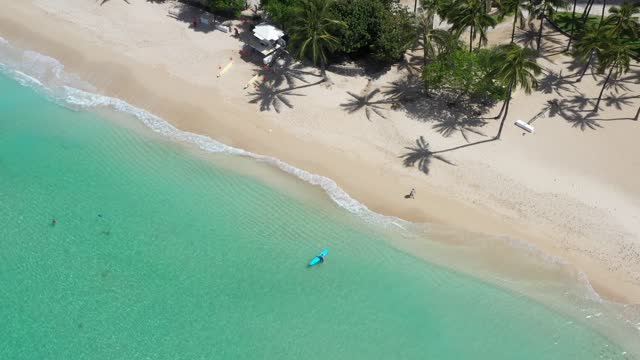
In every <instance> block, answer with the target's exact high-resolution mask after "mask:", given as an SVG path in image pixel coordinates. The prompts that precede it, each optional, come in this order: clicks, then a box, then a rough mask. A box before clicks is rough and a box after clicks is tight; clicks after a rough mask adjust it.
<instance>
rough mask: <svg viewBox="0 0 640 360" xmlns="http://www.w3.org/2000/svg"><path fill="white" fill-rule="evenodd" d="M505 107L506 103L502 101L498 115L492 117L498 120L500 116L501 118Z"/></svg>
mask: <svg viewBox="0 0 640 360" xmlns="http://www.w3.org/2000/svg"><path fill="white" fill-rule="evenodd" d="M506 106H507V101H506V100H505V101H503V102H502V107H501V108H500V112H499V113H498V115H496V116H495V117H494V119H500V116H502V112H503V111H504V108H505V107H506Z"/></svg>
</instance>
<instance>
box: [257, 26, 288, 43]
mask: <svg viewBox="0 0 640 360" xmlns="http://www.w3.org/2000/svg"><path fill="white" fill-rule="evenodd" d="M253 35H254V36H255V37H257V38H258V39H260V40H262V41H278V40H280V39H281V38H282V37H283V36H284V32H283V31H282V30H280V29H278V28H277V27H275V26H273V25H268V24H260V25H257V26H256V27H255V28H254V29H253Z"/></svg>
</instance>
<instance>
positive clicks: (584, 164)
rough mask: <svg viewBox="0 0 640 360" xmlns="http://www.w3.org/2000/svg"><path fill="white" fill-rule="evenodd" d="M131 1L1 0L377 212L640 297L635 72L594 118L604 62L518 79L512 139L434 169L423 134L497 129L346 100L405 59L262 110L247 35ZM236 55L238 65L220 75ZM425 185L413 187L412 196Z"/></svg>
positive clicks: (17, 19)
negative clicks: (498, 246) (571, 269)
mask: <svg viewBox="0 0 640 360" xmlns="http://www.w3.org/2000/svg"><path fill="white" fill-rule="evenodd" d="M129 2H130V4H127V3H125V2H124V1H122V0H110V1H108V2H106V3H105V4H104V5H103V6H100V1H98V0H29V1H27V0H25V1H14V0H0V6H1V7H2V9H3V11H2V12H1V13H0V36H2V37H4V38H6V39H8V40H10V41H11V42H12V43H14V44H17V45H18V46H21V47H23V48H26V49H33V50H36V51H39V52H41V53H43V54H46V55H49V56H52V57H54V58H56V59H59V60H60V61H61V62H62V63H63V64H65V66H66V70H67V71H70V72H73V73H76V74H78V75H79V76H80V77H82V78H84V79H86V80H88V81H89V82H91V83H92V84H93V85H95V86H96V87H97V88H98V89H99V92H101V93H103V94H105V95H109V96H114V97H118V98H122V99H124V100H126V101H128V102H129V103H131V104H133V105H135V106H138V107H140V108H144V109H147V110H149V111H151V112H153V113H155V114H157V115H159V116H161V117H163V118H165V119H167V120H168V121H170V122H172V123H173V124H174V125H176V126H177V127H179V128H181V129H183V130H187V131H191V132H195V133H202V134H206V135H209V136H211V137H212V138H214V139H217V140H219V141H222V142H224V143H226V144H229V145H232V146H236V147H240V148H244V149H247V150H250V151H252V152H256V153H260V154H265V155H272V156H275V157H278V158H280V159H283V160H284V161H286V162H288V163H290V164H292V165H294V166H297V167H299V168H302V169H305V170H308V171H311V172H314V173H318V174H321V175H324V176H327V177H330V178H332V179H334V180H336V182H337V183H338V184H339V185H340V186H341V187H342V188H344V189H345V190H346V191H347V192H348V193H349V194H350V195H351V196H353V197H354V198H355V199H357V200H359V201H361V202H363V203H364V204H366V205H367V206H368V207H369V208H370V209H372V210H373V211H376V212H379V213H382V214H387V215H394V216H398V217H400V218H403V219H406V220H410V221H415V222H429V223H436V224H444V225H447V226H452V227H456V228H461V229H465V230H468V231H473V232H479V233H484V234H491V235H502V236H508V237H510V238H514V239H519V240H524V241H528V242H530V243H532V244H534V245H535V246H536V247H538V248H539V249H541V250H542V251H544V252H547V253H549V254H552V255H554V256H557V257H560V258H563V259H565V260H567V261H568V262H570V263H571V264H572V265H573V266H575V267H576V268H577V269H579V270H581V271H584V272H585V273H586V274H587V276H588V278H589V280H590V281H591V283H592V285H593V286H594V287H595V289H596V290H597V291H598V292H599V293H600V294H601V295H603V296H604V297H607V298H610V299H614V300H616V301H620V302H626V303H635V304H637V303H640V188H639V187H638V184H639V183H640V158H639V157H638V154H639V153H640V152H639V150H640V145H638V141H637V139H640V122H637V121H632V120H629V118H631V117H633V116H634V115H635V112H636V110H637V107H638V106H639V105H640V104H639V102H640V99H637V98H633V97H634V96H638V94H640V91H639V90H640V86H639V84H638V82H639V81H638V75H637V73H634V74H632V75H631V76H629V77H628V78H627V79H626V80H625V81H624V82H619V84H621V85H622V86H619V87H617V88H616V89H609V90H608V91H606V93H605V97H607V99H605V100H603V104H602V107H603V111H601V112H600V113H599V114H597V115H594V116H592V117H586V115H588V112H586V111H581V110H580V109H579V106H578V105H576V104H580V103H584V102H585V101H586V102H591V103H592V102H593V101H592V100H589V98H593V97H596V96H597V94H598V91H599V87H598V84H599V82H600V81H601V80H602V78H601V77H599V76H593V75H591V74H590V73H588V75H587V76H585V79H584V80H583V81H582V82H581V83H579V84H573V83H572V82H573V80H574V79H575V78H569V79H555V78H554V76H547V77H546V80H543V85H544V86H543V87H542V91H540V92H536V93H534V94H533V95H530V96H527V95H525V94H523V93H521V92H517V93H516V94H515V97H514V100H513V102H512V106H511V112H510V115H509V118H508V120H507V124H506V127H505V131H504V133H503V137H502V140H500V141H493V142H487V143H483V144H479V145H475V146H470V147H467V148H462V149H459V150H455V151H450V152H447V153H444V154H442V155H443V156H445V157H446V158H447V159H448V160H450V161H451V162H453V163H455V166H453V165H449V164H446V163H444V162H440V161H438V160H435V159H434V160H433V161H432V164H431V166H430V173H429V175H425V174H423V173H421V172H419V171H418V170H417V169H415V168H406V167H404V166H403V164H402V161H401V159H400V158H399V156H401V155H402V154H404V153H406V150H405V147H406V146H411V145H413V144H415V140H416V138H418V136H424V137H425V139H426V140H427V141H428V142H429V143H430V145H431V149H433V150H443V149H448V148H452V147H456V146H459V145H465V144H467V142H466V141H465V138H463V136H462V134H463V133H464V134H465V135H467V137H468V139H469V141H470V142H475V141H480V140H486V139H488V138H489V137H485V136H480V135H478V134H476V133H474V132H471V131H468V130H469V129H468V128H464V127H462V130H461V129H460V127H454V129H453V130H452V131H451V133H450V134H449V136H443V134H441V133H440V132H438V131H437V129H438V126H442V122H443V121H449V120H450V119H449V117H448V116H447V115H446V114H445V113H443V112H441V106H435V105H434V104H433V103H432V102H430V101H429V100H424V99H421V100H418V101H416V102H412V103H408V104H406V106H405V107H404V108H402V109H398V110H391V109H390V108H389V105H388V104H382V105H380V106H381V109H380V111H381V114H382V115H383V116H384V117H381V116H378V115H377V114H375V113H372V116H371V118H370V119H367V117H366V116H365V111H364V110H359V111H355V112H353V113H348V112H347V111H345V109H344V108H343V107H341V106H340V104H345V103H348V102H349V101H350V100H352V99H354V98H353V97H351V96H350V95H349V94H348V93H347V92H348V91H349V92H352V93H353V94H355V95H359V94H365V93H366V92H367V91H372V90H374V89H377V88H380V89H382V90H384V89H385V87H386V86H389V84H390V83H391V82H392V81H396V80H399V79H403V78H405V77H406V75H407V72H406V70H398V69H396V68H392V69H391V70H389V71H388V72H386V73H384V74H382V75H381V76H377V77H375V78H374V79H372V81H371V82H370V83H369V81H368V79H367V78H366V77H358V76H342V75H338V74H336V73H330V74H329V76H330V77H331V79H332V83H333V85H331V86H327V85H324V84H322V85H315V86H309V87H303V88H299V89H296V90H293V91H291V92H290V93H293V94H298V95H299V96H295V95H287V93H281V95H282V96H283V97H284V98H285V99H287V100H288V101H289V102H290V103H291V105H292V106H293V107H292V108H289V107H287V106H286V105H284V104H280V106H279V110H280V112H279V113H278V112H276V111H275V110H274V106H273V103H268V104H267V105H269V106H268V107H269V109H266V106H265V108H264V109H263V110H264V111H261V106H260V101H258V103H257V104H254V103H251V102H250V101H251V100H252V99H255V98H256V96H254V95H251V93H255V92H256V91H257V90H256V89H253V87H249V88H248V89H247V90H243V87H244V85H245V84H246V83H247V82H248V81H249V80H250V79H251V78H252V76H253V75H254V72H255V71H256V69H257V66H256V65H254V64H252V63H250V62H246V61H244V60H242V59H240V57H239V54H238V50H239V49H240V48H241V42H240V41H239V40H237V39H235V38H233V37H231V36H230V35H229V34H225V33H221V32H219V31H208V30H209V29H206V30H207V31H203V30H205V29H204V28H199V29H196V31H194V30H193V29H191V28H190V24H189V23H190V21H191V19H192V16H191V14H186V15H181V16H178V18H175V17H172V16H169V9H170V8H172V7H175V6H177V5H176V4H175V3H173V2H171V1H167V2H165V3H161V4H157V3H151V2H147V1H143V0H130V1H129ZM490 35H491V41H492V43H497V42H500V41H504V40H505V39H508V36H509V35H510V27H509V26H506V25H504V24H502V25H500V26H499V27H498V28H497V29H496V30H494V31H492V32H491V34H490ZM565 41H566V39H564V38H563V37H561V36H559V35H557V34H553V33H551V32H549V33H548V34H546V36H545V43H546V46H545V50H544V55H545V58H543V59H541V60H540V63H541V64H542V65H543V66H544V67H545V68H547V69H548V71H550V72H551V73H552V74H561V75H562V77H565V76H567V75H570V74H573V73H575V72H576V71H577V70H575V69H574V70H570V69H569V68H568V64H567V62H569V61H570V59H569V58H567V57H565V56H563V55H551V54H552V53H555V52H557V49H559V48H562V47H563V46H564V44H565ZM231 59H233V65H232V66H231V67H230V68H229V70H228V71H227V72H226V73H225V74H224V75H223V76H222V77H220V78H218V77H216V75H217V74H218V72H219V68H220V67H224V66H226V65H227V64H228V63H229V62H230V61H231ZM636 70H637V68H636ZM305 71H309V72H313V73H315V74H317V72H315V71H314V70H313V69H310V68H307V69H305ZM548 73H549V72H548ZM304 77H305V78H306V79H307V81H308V82H309V83H314V82H316V81H317V80H319V78H318V77H317V76H315V75H313V74H312V75H304ZM299 85H306V84H305V83H303V82H300V81H298V82H297V86H299ZM283 86H286V82H285V84H284V85H283ZM262 90H264V91H267V92H268V90H269V89H268V88H264V87H263V88H262ZM583 95H584V96H583ZM576 96H577V97H576ZM382 98H383V95H382V94H377V95H376V96H375V97H374V98H373V99H374V100H381V99H382ZM585 98H586V99H585ZM553 99H557V100H558V101H559V102H560V106H561V109H562V110H563V111H561V112H560V113H557V111H551V112H547V113H544V114H542V115H541V116H540V117H538V118H537V119H535V122H533V125H534V126H535V127H536V134H534V135H526V136H523V135H522V131H521V130H519V129H518V128H516V127H514V126H513V122H514V121H515V120H516V119H522V120H524V121H529V120H530V119H532V118H533V117H534V116H535V115H536V114H538V113H539V112H540V111H541V110H542V109H544V108H545V106H547V104H548V101H549V100H553ZM607 104H608V105H607ZM592 106H593V105H591V104H589V105H586V107H584V109H583V110H586V109H589V108H591V107H592ZM616 106H619V108H617V107H616ZM497 111H498V109H494V110H493V112H492V113H496V112H497ZM439 124H440V125H439ZM497 125H498V123H497V122H496V121H495V120H487V124H486V125H484V126H482V127H481V128H477V130H478V131H480V132H482V133H484V134H486V135H487V136H493V134H495V133H496V131H497ZM465 129H466V130H465ZM471 130H473V129H471ZM412 187H415V188H416V190H417V197H416V199H415V200H406V199H404V195H405V194H407V193H408V191H409V190H410V189H411V188H412Z"/></svg>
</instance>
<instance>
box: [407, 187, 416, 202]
mask: <svg viewBox="0 0 640 360" xmlns="http://www.w3.org/2000/svg"><path fill="white" fill-rule="evenodd" d="M406 198H407V199H415V198H416V189H415V188H411V192H409V195H407V196H406Z"/></svg>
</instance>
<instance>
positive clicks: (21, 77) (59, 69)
mask: <svg viewBox="0 0 640 360" xmlns="http://www.w3.org/2000/svg"><path fill="white" fill-rule="evenodd" d="M0 72H1V73H3V74H5V75H8V76H9V77H10V78H13V79H15V80H16V81H18V82H19V83H20V84H22V85H23V86H27V87H30V88H33V89H35V90H36V91H38V92H39V93H41V94H43V95H44V96H46V97H47V98H49V99H51V100H53V101H55V102H56V103H58V104H60V105H62V106H65V107H67V108H70V109H72V110H92V109H109V110H114V111H117V112H120V113H125V114H129V115H132V116H134V117H135V118H136V119H138V120H139V121H140V122H142V123H143V124H144V125H145V126H147V127H148V128H149V129H151V130H152V131H154V132H156V133H158V134H160V135H162V136H165V137H167V138H170V139H173V140H176V141H179V142H184V143H189V144H192V145H195V146H197V147H198V148H199V149H201V150H203V151H207V152H210V153H221V154H230V155H236V156H245V157H250V158H253V159H256V160H257V161H261V162H265V163H268V164H271V165H273V166H276V167H277V168H279V169H281V170H282V171H284V172H286V173H289V174H291V175H294V176H296V177H297V178H299V179H301V180H303V181H306V182H307V183H309V184H311V185H314V186H319V187H320V188H322V189H323V190H324V191H325V192H326V193H327V194H328V196H329V197H330V198H331V200H332V201H334V202H335V203H336V204H337V205H338V206H340V207H342V208H344V209H345V210H347V211H349V212H350V213H352V214H354V215H356V216H358V217H359V218H361V219H363V220H364V221H365V222H367V223H370V224H376V225H378V226H382V227H383V228H385V229H392V231H393V232H394V234H397V235H401V236H403V237H408V238H414V237H415V238H419V239H424V236H425V235H427V236H429V234H428V233H427V232H426V231H428V229H429V228H430V227H428V226H427V225H426V224H414V223H411V222H408V221H405V220H402V219H400V218H397V217H393V216H385V215H382V214H378V213H376V212H373V211H371V210H370V209H368V208H367V206H366V205H364V204H362V203H360V202H359V201H357V200H355V199H354V198H352V197H351V196H350V195H349V194H348V193H347V192H346V191H344V190H343V189H342V188H341V187H340V186H339V185H338V184H337V183H336V182H335V181H334V180H332V179H330V178H327V177H325V176H322V175H318V174H314V173H311V172H308V171H306V170H303V169H300V168H297V167H295V166H293V165H290V164H288V163H286V162H284V161H282V160H280V159H278V158H275V157H271V156H265V155H260V154H255V153H252V152H249V151H246V150H243V149H239V148H235V147H232V146H229V145H226V144H223V143H221V142H219V141H216V140H214V139H212V138H210V137H208V136H205V135H200V134H195V133H191V132H187V131H183V130H180V129H178V128H176V127H175V126H173V125H171V124H170V123H169V122H168V121H166V120H164V119H162V118H160V117H158V116H156V115H154V114H152V113H150V112H148V111H146V110H143V109H140V108H138V107H135V106H133V105H131V104H129V103H127V102H126V101H124V100H121V99H118V98H113V97H109V96H104V95H100V94H97V93H96V92H95V88H94V87H93V86H91V84H88V83H84V82H79V81H78V78H77V77H75V76H73V75H71V74H68V73H67V72H66V70H65V67H64V65H63V64H62V63H60V62H59V61H58V60H56V59H54V58H52V57H49V56H46V55H42V54H39V53H37V52H34V51H20V50H19V49H16V48H13V47H12V46H11V45H10V44H9V42H8V41H6V40H4V39H2V38H1V37H0ZM77 84H80V85H81V86H76V85H77ZM494 240H501V241H502V242H503V243H506V244H509V245H510V246H512V247H514V248H517V249H521V250H523V251H525V252H527V253H529V254H532V255H534V256H535V257H537V258H539V259H541V260H542V261H544V262H547V263H553V264H557V265H566V264H567V263H566V262H565V261H564V260H562V259H560V258H557V257H553V256H549V255H548V254H546V253H544V252H543V251H541V250H540V249H538V248H536V247H535V246H534V245H532V244H530V243H527V242H523V241H518V240H514V239H511V238H496V239H494ZM582 275H583V276H582V277H581V279H580V281H581V282H583V283H584V284H585V286H587V287H588V289H590V293H591V294H590V295H593V296H592V297H593V298H594V299H599V296H598V295H597V293H596V292H595V290H593V288H592V287H591V285H590V284H589V282H588V279H586V276H584V274H582Z"/></svg>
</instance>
